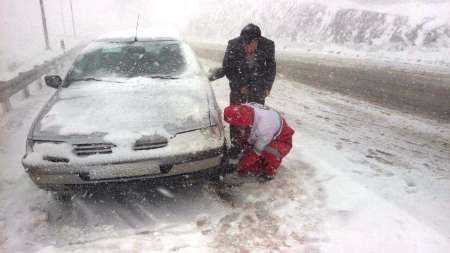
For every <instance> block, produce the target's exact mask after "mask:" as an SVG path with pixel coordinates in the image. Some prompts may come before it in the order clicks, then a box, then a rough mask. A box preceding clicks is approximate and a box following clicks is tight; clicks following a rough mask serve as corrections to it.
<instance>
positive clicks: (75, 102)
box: [34, 77, 210, 142]
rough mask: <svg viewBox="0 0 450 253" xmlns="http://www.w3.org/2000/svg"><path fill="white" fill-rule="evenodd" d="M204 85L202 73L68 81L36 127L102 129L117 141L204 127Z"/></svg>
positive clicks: (58, 131) (58, 132) (54, 131)
mask: <svg viewBox="0 0 450 253" xmlns="http://www.w3.org/2000/svg"><path fill="white" fill-rule="evenodd" d="M206 85H207V83H206V82H205V80H203V79H202V78H200V77H193V78H189V79H173V80H163V79H150V78H142V77H139V78H133V79H129V80H126V81H125V82H124V83H116V82H103V81H102V82H99V81H89V82H76V83H72V84H71V85H70V86H69V87H67V88H63V89H61V90H60V91H59V93H58V94H57V97H56V98H55V100H54V101H53V103H52V104H51V105H50V107H49V109H48V110H47V112H46V113H44V114H43V115H42V116H41V118H40V121H39V122H38V124H37V126H36V129H35V131H34V133H35V134H44V135H46V136H67V135H90V134H94V133H95V134H98V133H103V134H105V135H106V136H105V139H108V140H110V141H111V139H115V140H116V141H118V142H120V141H121V139H133V140H136V139H137V138H139V137H140V136H143V135H152V134H158V135H163V136H167V137H168V135H172V136H173V135H175V134H176V133H179V132H184V131H189V130H193V129H198V128H202V127H207V126H209V125H210V122H209V109H208V100H207V96H206V87H207V86H206ZM128 141H131V140H128ZM125 142H127V140H125Z"/></svg>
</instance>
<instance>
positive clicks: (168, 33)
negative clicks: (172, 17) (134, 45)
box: [96, 28, 181, 42]
mask: <svg viewBox="0 0 450 253" xmlns="http://www.w3.org/2000/svg"><path fill="white" fill-rule="evenodd" d="M136 35H137V36H136ZM135 38H137V41H152V40H181V36H180V34H179V33H178V31H176V30H174V29H168V28H146V29H138V30H137V33H136V30H134V29H133V30H125V31H114V32H110V33H106V34H103V35H101V36H100V37H98V38H97V39H96V41H110V42H124V41H134V40H135Z"/></svg>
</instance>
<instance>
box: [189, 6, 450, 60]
mask: <svg viewBox="0 0 450 253" xmlns="http://www.w3.org/2000/svg"><path fill="white" fill-rule="evenodd" d="M225 5H226V6H224V5H220V6H219V5H217V4H216V5H214V4H211V3H209V4H208V3H206V2H205V3H204V5H202V8H197V13H198V14H197V15H195V17H196V18H193V19H192V20H191V22H190V23H189V25H188V26H187V27H186V33H187V34H188V35H189V36H195V37H197V39H198V38H203V39H207V40H216V41H223V40H226V39H229V38H232V37H235V36H237V35H238V34H239V31H240V29H241V28H242V27H243V25H245V24H246V23H248V22H254V23H257V24H259V25H260V26H261V27H262V29H263V33H264V35H267V36H268V37H271V38H273V39H275V40H276V41H277V42H278V45H282V46H283V47H297V48H298V47H300V48H301V47H303V48H308V49H312V50H324V51H326V52H329V51H331V49H330V48H334V49H335V48H339V50H344V51H345V50H346V49H347V50H352V51H362V52H386V51H387V52H395V53H398V52H401V53H403V54H408V55H409V56H411V55H414V56H415V59H414V60H415V61H417V60H418V58H419V57H420V56H422V55H425V56H424V57H425V58H428V59H430V58H433V59H435V60H439V61H444V62H445V61H448V59H449V58H450V57H449V56H450V18H449V17H448V15H446V14H445V13H449V11H450V3H443V4H435V5H430V4H429V5H408V4H403V5H401V4H398V5H390V6H386V5H382V6H370V5H364V6H363V5H359V4H356V3H351V2H348V3H347V2H342V1H339V2H338V3H334V4H330V3H325V1H321V0H319V1H314V2H311V1H277V2H274V1H269V0H263V1H258V4H255V3H254V2H250V1H227V3H226V4H225ZM422 6H424V7H423V8H422ZM402 7H403V8H404V10H405V11H402ZM426 7H428V8H426ZM436 9H437V10H440V11H437V10H436ZM432 10H433V11H432ZM399 13H400V14H399ZM339 50H334V51H339ZM419 55H420V56H419ZM427 56H428V57H427Z"/></svg>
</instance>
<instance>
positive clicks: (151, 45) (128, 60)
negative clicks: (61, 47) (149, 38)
mask: <svg viewBox="0 0 450 253" xmlns="http://www.w3.org/2000/svg"><path fill="white" fill-rule="evenodd" d="M186 69H187V63H186V57H185V54H184V52H183V49H182V47H181V45H180V43H179V42H176V41H157V42H135V43H99V44H98V45H96V46H94V47H93V48H91V49H89V50H87V51H86V52H85V53H84V54H82V55H81V56H79V57H78V59H77V60H76V61H75V63H74V66H73V68H72V71H71V72H70V74H69V77H68V79H69V80H77V79H84V78H113V77H120V78H131V77H138V76H142V77H146V76H155V75H158V76H161V75H162V76H170V77H177V76H179V75H181V74H182V73H183V72H185V71H186Z"/></svg>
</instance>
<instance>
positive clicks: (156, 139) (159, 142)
mask: <svg viewBox="0 0 450 253" xmlns="http://www.w3.org/2000/svg"><path fill="white" fill-rule="evenodd" d="M167 144H168V140H167V138H164V137H162V136H144V137H142V138H140V139H139V140H137V141H136V143H135V144H134V146H133V149H134V150H148V149H156V148H163V147H165V146H167Z"/></svg>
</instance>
